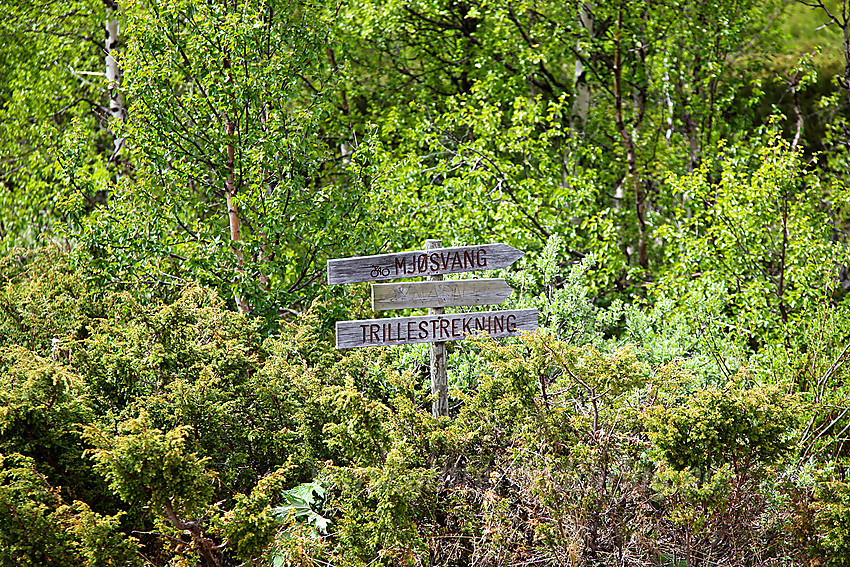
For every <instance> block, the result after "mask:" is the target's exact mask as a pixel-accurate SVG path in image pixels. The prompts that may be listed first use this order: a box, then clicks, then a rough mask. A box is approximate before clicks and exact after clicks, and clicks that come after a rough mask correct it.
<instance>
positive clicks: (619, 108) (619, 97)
mask: <svg viewBox="0 0 850 567" xmlns="http://www.w3.org/2000/svg"><path fill="white" fill-rule="evenodd" d="M622 27H623V6H622V4H620V8H619V10H618V12H617V33H616V36H615V38H614V46H615V47H614V69H613V70H614V119H615V122H616V125H617V131H618V132H619V134H620V137H621V138H622V139H623V145H624V146H625V149H626V163H627V167H628V170H627V177H628V180H629V181H630V182H631V185H632V192H633V195H634V205H635V213H636V214H637V220H638V227H637V229H638V243H637V247H638V249H637V253H638V263H639V264H640V265H641V266H642V267H644V268H648V267H649V258H648V256H647V248H646V209H645V206H646V203H645V201H646V196H645V194H644V192H643V190H642V189H641V188H640V184H639V183H638V179H637V155H636V150H635V144H634V140H633V138H632V135H631V134H630V133H629V130H628V128H626V124H625V121H624V119H623V88H622V60H621V46H620V32H621V30H622ZM623 185H625V182H624V183H623Z"/></svg>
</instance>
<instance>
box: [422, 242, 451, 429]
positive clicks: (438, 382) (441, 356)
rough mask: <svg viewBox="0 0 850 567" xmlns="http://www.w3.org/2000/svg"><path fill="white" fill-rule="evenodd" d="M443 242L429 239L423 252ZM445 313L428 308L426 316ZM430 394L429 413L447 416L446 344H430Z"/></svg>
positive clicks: (439, 245) (441, 245)
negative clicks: (432, 400) (431, 399)
mask: <svg viewBox="0 0 850 567" xmlns="http://www.w3.org/2000/svg"><path fill="white" fill-rule="evenodd" d="M442 247H443V241H442V240H435V239H430V240H426V241H425V250H433V249H435V248H442ZM442 279H443V276H442V274H441V275H438V276H428V281H441V280H442ZM445 312H446V309H445V308H444V307H429V308H428V315H442V314H443V313H445ZM431 394H432V395H434V396H436V398H435V399H434V402H433V404H432V405H431V413H432V414H433V415H434V417H441V416H446V417H448V415H449V377H448V374H447V372H446V343H444V342H435V343H431Z"/></svg>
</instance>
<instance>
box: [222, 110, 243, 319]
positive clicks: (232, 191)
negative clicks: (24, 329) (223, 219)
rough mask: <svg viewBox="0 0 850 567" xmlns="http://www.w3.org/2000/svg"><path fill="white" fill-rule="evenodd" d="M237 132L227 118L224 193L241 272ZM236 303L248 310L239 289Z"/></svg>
mask: <svg viewBox="0 0 850 567" xmlns="http://www.w3.org/2000/svg"><path fill="white" fill-rule="evenodd" d="M235 132H236V125H235V123H234V121H233V119H232V118H228V119H227V126H226V127H225V133H226V134H227V137H228V142H227V180H226V181H225V184H224V195H225V199H226V200H227V217H228V222H229V224H230V242H231V243H232V249H233V253H234V254H235V255H236V265H237V266H238V268H237V269H238V272H239V273H240V274H241V273H243V272H244V269H245V258H244V256H243V253H242V247H241V240H242V233H241V229H240V225H239V209H238V207H237V205H236V191H237V188H236V147H235V146H234V144H233V140H232V136H233V135H234V134H235ZM235 299H236V305H237V306H238V307H239V312H240V313H247V312H248V305H247V303H246V302H245V298H244V297H242V294H241V293H239V292H238V291H237V292H236V293H235Z"/></svg>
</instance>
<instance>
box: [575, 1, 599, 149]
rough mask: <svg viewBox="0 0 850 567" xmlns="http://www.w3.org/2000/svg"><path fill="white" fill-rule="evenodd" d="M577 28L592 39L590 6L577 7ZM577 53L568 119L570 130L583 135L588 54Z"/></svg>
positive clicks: (588, 107)
mask: <svg viewBox="0 0 850 567" xmlns="http://www.w3.org/2000/svg"><path fill="white" fill-rule="evenodd" d="M579 26H580V27H581V28H582V29H583V30H584V32H585V33H586V34H587V37H591V38H592V37H593V13H592V12H591V6H590V5H589V4H587V3H582V4H581V6H580V7H579ZM577 51H578V54H579V56H578V57H576V64H575V74H574V75H573V92H574V93H575V95H574V98H573V108H572V113H571V117H570V118H571V122H572V124H571V126H572V129H573V130H574V131H576V132H581V133H583V132H584V127H585V124H586V123H587V115H588V112H589V111H590V85H589V84H588V82H587V68H586V67H585V66H584V59H587V57H589V54H588V53H587V52H586V51H584V50H582V49H578V50H577Z"/></svg>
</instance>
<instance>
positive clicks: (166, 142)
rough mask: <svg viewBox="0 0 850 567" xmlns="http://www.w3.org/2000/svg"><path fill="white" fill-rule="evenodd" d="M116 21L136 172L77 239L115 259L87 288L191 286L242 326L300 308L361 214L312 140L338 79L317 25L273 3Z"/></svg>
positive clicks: (153, 11)
mask: <svg viewBox="0 0 850 567" xmlns="http://www.w3.org/2000/svg"><path fill="white" fill-rule="evenodd" d="M124 10H125V14H126V19H127V22H126V29H127V35H128V38H129V39H128V45H127V52H126V55H125V57H124V58H123V60H122V65H123V73H124V81H125V85H126V86H125V92H126V96H127V100H128V103H129V104H128V108H127V123H126V126H125V129H124V132H125V135H126V142H125V143H126V144H127V147H128V151H129V155H130V159H131V160H132V161H133V163H134V165H135V167H136V168H137V169H136V172H135V174H134V181H133V183H132V184H131V183H129V182H127V183H126V184H124V185H121V184H120V183H119V184H118V185H117V186H116V187H114V188H112V190H113V191H114V193H115V195H116V198H115V199H113V201H112V202H111V203H110V210H103V211H101V212H100V214H101V215H102V216H101V217H100V218H98V219H94V221H93V226H100V227H103V230H100V229H94V228H92V229H91V230H89V231H87V232H86V238H85V239H84V241H83V243H84V245H85V246H87V247H88V249H89V250H90V251H96V250H99V249H103V248H104V247H108V248H109V249H110V250H111V251H112V253H114V255H112V256H111V258H110V260H109V265H108V266H107V267H105V269H104V270H103V271H102V272H100V275H101V276H102V277H104V278H106V279H108V280H110V281H112V282H113V283H120V284H121V285H143V286H150V287H153V288H157V287H160V288H161V287H162V286H165V287H168V286H170V285H174V284H180V283H181V282H184V281H187V279H191V278H198V279H200V280H201V281H203V282H206V283H208V284H211V285H215V286H216V287H217V288H219V289H222V290H225V293H226V294H227V295H229V296H230V297H231V298H232V300H233V302H234V305H235V306H236V307H237V308H238V309H239V310H240V311H242V312H245V313H247V312H250V311H256V312H258V313H259V312H272V313H276V312H277V311H278V310H282V309H284V308H287V307H288V306H289V305H290V304H291V303H293V302H298V301H299V299H300V300H303V299H304V298H305V297H307V296H309V294H310V291H309V290H310V289H311V286H312V285H313V284H314V283H315V282H317V281H319V280H320V279H321V277H322V275H323V270H322V263H321V259H322V258H323V257H325V255H326V254H327V250H329V249H332V248H333V247H335V246H338V245H339V243H340V242H342V241H346V239H351V241H352V242H355V241H356V235H355V233H354V231H355V229H356V227H357V226H358V221H359V219H360V216H361V215H362V207H361V203H362V202H363V198H362V197H361V196H360V195H358V194H357V193H356V192H355V191H352V190H349V187H348V185H347V184H348V183H349V182H348V181H347V179H348V177H347V176H346V172H345V169H344V164H342V163H341V160H340V156H339V154H338V151H337V148H338V147H339V146H338V143H337V142H336V140H332V139H330V138H328V137H326V136H324V135H323V131H324V130H323V125H324V123H325V121H326V120H327V119H328V116H329V113H330V112H331V109H330V107H329V101H328V97H327V94H326V91H327V90H328V89H329V88H330V86H331V85H332V84H333V81H334V80H335V79H334V76H333V73H332V67H331V66H330V65H328V64H326V62H325V53H324V50H325V48H326V46H327V44H328V37H329V36H328V31H327V27H326V26H325V25H324V23H323V20H322V18H321V17H318V16H317V14H319V13H318V12H314V11H313V9H312V7H311V6H310V5H307V4H304V3H300V2H294V1H280V0H270V1H268V2H261V3H255V2H231V1H220V2H212V3H196V2H193V1H178V2H157V1H154V2H128V3H127V4H126V6H125V8H124ZM348 165H350V166H352V167H353V166H354V164H351V163H350V162H349V164H348ZM98 223H100V224H98ZM92 253H96V252H92ZM283 298H285V299H283ZM269 310H270V311H269Z"/></svg>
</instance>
